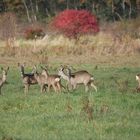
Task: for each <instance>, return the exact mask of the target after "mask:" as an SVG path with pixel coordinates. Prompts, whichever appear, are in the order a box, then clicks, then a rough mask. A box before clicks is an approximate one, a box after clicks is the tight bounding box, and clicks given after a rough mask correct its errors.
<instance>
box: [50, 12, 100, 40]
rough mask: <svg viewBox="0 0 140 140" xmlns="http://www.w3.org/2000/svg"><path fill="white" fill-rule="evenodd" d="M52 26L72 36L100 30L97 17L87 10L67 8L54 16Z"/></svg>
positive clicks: (75, 36)
mask: <svg viewBox="0 0 140 140" xmlns="http://www.w3.org/2000/svg"><path fill="white" fill-rule="evenodd" d="M51 26H52V29H54V30H57V31H59V32H60V33H63V34H64V35H65V36H67V37H70V38H77V37H78V36H79V35H82V34H87V33H97V32H99V25H98V22H97V19H96V17H95V16H94V15H93V14H91V13H90V12H88V11H86V10H65V11H63V12H61V13H60V14H58V15H57V16H56V17H55V18H54V20H53V21H52V23H51Z"/></svg>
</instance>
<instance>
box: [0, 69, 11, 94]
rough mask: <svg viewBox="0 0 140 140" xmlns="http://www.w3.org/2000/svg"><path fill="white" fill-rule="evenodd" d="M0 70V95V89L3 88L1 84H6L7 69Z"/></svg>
mask: <svg viewBox="0 0 140 140" xmlns="http://www.w3.org/2000/svg"><path fill="white" fill-rule="evenodd" d="M1 70H2V77H1V78H0V95H1V88H2V87H3V84H5V83H6V78H7V73H8V70H9V67H7V69H3V68H1Z"/></svg>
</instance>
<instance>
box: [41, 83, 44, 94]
mask: <svg viewBox="0 0 140 140" xmlns="http://www.w3.org/2000/svg"><path fill="white" fill-rule="evenodd" d="M43 89H44V85H43V84H42V85H41V93H43Z"/></svg>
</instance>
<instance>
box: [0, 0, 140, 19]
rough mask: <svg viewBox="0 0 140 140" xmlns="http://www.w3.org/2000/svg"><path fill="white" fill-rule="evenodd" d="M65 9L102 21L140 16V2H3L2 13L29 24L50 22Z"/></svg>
mask: <svg viewBox="0 0 140 140" xmlns="http://www.w3.org/2000/svg"><path fill="white" fill-rule="evenodd" d="M65 9H77V10H78V9H80V10H81V9H84V10H88V11H90V12H91V13H93V14H95V15H96V16H97V17H98V18H99V19H100V20H104V21H116V20H123V19H131V18H136V17H138V16H139V15H140V0H1V1H0V13H4V12H12V13H14V14H16V16H17V17H19V19H21V20H25V21H28V22H36V21H45V22H48V21H49V20H50V19H51V18H52V17H54V16H55V15H56V14H58V13H59V12H61V11H63V10H65Z"/></svg>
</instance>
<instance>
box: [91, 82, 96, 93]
mask: <svg viewBox="0 0 140 140" xmlns="http://www.w3.org/2000/svg"><path fill="white" fill-rule="evenodd" d="M90 85H91V86H92V87H93V88H94V89H95V91H96V92H97V87H96V86H95V85H94V84H93V82H91V84H90Z"/></svg>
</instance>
